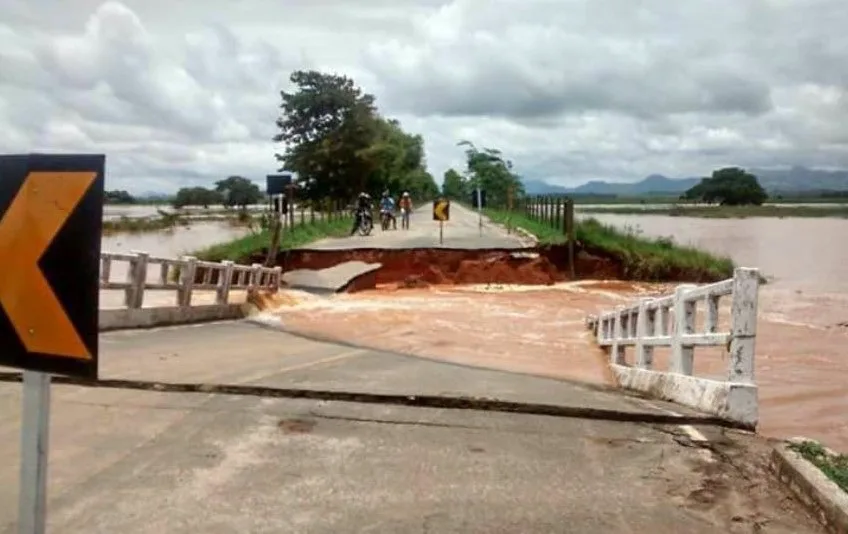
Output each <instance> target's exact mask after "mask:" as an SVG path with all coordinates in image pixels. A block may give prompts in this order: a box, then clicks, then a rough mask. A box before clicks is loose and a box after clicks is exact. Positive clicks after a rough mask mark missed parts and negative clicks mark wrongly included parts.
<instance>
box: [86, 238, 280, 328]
mask: <svg viewBox="0 0 848 534" xmlns="http://www.w3.org/2000/svg"><path fill="white" fill-rule="evenodd" d="M116 275H117V276H116ZM115 278H123V280H120V279H119V280H115ZM281 284H282V268H281V267H264V266H262V265H259V264H253V265H238V264H235V263H233V262H232V261H226V260H225V261H222V262H220V263H218V262H208V261H202V260H199V259H197V258H195V257H192V256H183V257H181V258H162V257H157V256H151V255H150V254H148V253H147V252H142V251H133V252H131V253H129V254H127V253H115V252H103V253H101V255H100V289H101V290H107V291H108V290H118V291H123V307H120V308H109V309H101V310H100V327H101V329H102V330H108V329H113V328H138V327H145V326H158V325H164V324H180V323H188V322H197V321H204V320H213V319H233V318H238V317H240V316H242V313H243V311H242V309H241V307H242V303H234V302H231V298H230V297H231V293H232V292H233V291H239V290H245V291H252V290H256V289H267V290H270V291H276V290H277V289H279V287H280V285H281ZM152 291H155V292H156V293H158V295H159V298H157V299H156V302H155V303H152V305H150V304H151V303H148V305H147V306H145V296H146V295H151V292H152ZM201 291H202V292H204V293H206V294H207V295H208V294H209V293H210V292H212V293H213V294H214V301H212V302H210V301H209V299H208V298H206V299H203V302H197V301H196V299H195V300H193V296H194V295H196V293H197V292H201ZM163 292H166V294H167V292H173V300H172V303H173V304H172V305H168V304H164V303H163V301H162V298H161V297H162V293H163Z"/></svg>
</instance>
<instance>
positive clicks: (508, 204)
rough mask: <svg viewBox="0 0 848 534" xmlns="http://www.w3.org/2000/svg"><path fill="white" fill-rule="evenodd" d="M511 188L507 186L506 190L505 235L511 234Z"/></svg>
mask: <svg viewBox="0 0 848 534" xmlns="http://www.w3.org/2000/svg"><path fill="white" fill-rule="evenodd" d="M513 195H514V193H513V187H512V186H509V188H508V189H507V190H506V213H507V215H506V233H507V234H512V204H513Z"/></svg>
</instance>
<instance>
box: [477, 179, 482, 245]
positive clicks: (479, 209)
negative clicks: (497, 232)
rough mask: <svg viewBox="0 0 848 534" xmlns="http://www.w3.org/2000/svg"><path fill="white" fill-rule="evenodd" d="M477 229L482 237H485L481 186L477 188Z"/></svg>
mask: <svg viewBox="0 0 848 534" xmlns="http://www.w3.org/2000/svg"><path fill="white" fill-rule="evenodd" d="M477 228H478V229H479V231H480V237H483V201H482V200H481V196H480V186H479V185H478V186H477Z"/></svg>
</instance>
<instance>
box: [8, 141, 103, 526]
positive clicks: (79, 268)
mask: <svg viewBox="0 0 848 534" xmlns="http://www.w3.org/2000/svg"><path fill="white" fill-rule="evenodd" d="M104 163H105V157H104V156H101V155H45V154H29V155H9V156H0V257H2V258H3V264H2V265H3V267H2V271H1V272H0V274H2V276H0V315H3V317H2V318H0V365H3V366H8V367H16V368H19V369H23V370H24V372H23V387H22V390H23V398H22V420H21V468H20V474H21V477H20V482H19V484H20V496H19V499H20V500H19V508H18V512H19V518H18V525H19V527H18V529H19V532H20V533H21V534H43V532H44V529H45V524H46V510H45V503H46V498H47V487H46V483H47V452H48V436H49V423H50V374H51V373H52V374H62V375H70V376H78V377H84V378H95V379H96V378H97V371H98V369H97V367H98V354H97V353H98V350H97V349H98V343H97V341H98V340H97V336H98V333H99V328H98V315H99V312H98V308H99V305H98V304H99V292H100V283H99V278H100V236H101V230H102V225H103V169H104Z"/></svg>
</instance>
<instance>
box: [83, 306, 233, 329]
mask: <svg viewBox="0 0 848 534" xmlns="http://www.w3.org/2000/svg"><path fill="white" fill-rule="evenodd" d="M245 306H246V303H242V304H207V305H200V306H159V307H156V308H114V309H105V310H100V313H99V321H98V322H99V328H100V331H101V332H109V331H112V330H133V329H144V328H156V327H160V326H176V325H184V324H195V323H205V322H211V321H221V320H227V319H229V320H237V319H243V318H244V317H245V316H246V315H247V308H246V307H245Z"/></svg>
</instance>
